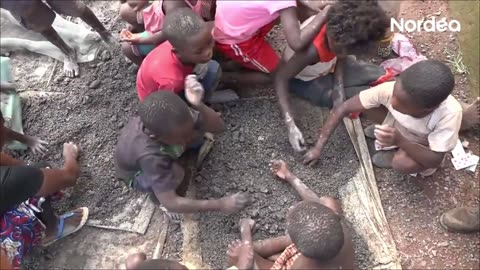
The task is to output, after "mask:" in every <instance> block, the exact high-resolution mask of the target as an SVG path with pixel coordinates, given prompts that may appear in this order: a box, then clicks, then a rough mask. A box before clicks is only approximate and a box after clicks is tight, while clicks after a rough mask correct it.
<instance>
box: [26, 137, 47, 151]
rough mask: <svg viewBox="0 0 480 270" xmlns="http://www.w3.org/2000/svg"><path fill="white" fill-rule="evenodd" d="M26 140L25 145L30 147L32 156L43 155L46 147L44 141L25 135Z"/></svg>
mask: <svg viewBox="0 0 480 270" xmlns="http://www.w3.org/2000/svg"><path fill="white" fill-rule="evenodd" d="M25 137H26V139H27V145H28V147H30V149H32V152H33V153H34V154H37V153H39V154H42V155H43V154H45V152H47V148H46V145H48V143H47V142H46V141H44V140H40V139H39V138H37V137H34V136H28V135H25Z"/></svg>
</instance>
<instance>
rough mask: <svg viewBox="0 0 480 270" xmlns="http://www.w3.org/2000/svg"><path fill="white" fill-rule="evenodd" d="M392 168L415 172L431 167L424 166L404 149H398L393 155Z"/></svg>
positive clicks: (407, 172) (403, 171)
mask: <svg viewBox="0 0 480 270" xmlns="http://www.w3.org/2000/svg"><path fill="white" fill-rule="evenodd" d="M392 169H394V170H395V171H397V172H400V173H402V174H413V173H421V172H423V171H425V170H427V169H429V168H425V167H423V166H422V165H420V164H419V163H417V162H416V161H415V160H413V159H412V158H411V157H410V156H409V155H408V154H407V152H405V151H403V150H402V149H398V151H397V152H396V153H395V155H393V159H392Z"/></svg>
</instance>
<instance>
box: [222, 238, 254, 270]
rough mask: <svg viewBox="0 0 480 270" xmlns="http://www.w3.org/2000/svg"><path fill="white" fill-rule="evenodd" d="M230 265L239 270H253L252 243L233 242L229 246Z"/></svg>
mask: <svg viewBox="0 0 480 270" xmlns="http://www.w3.org/2000/svg"><path fill="white" fill-rule="evenodd" d="M227 255H228V265H229V266H233V265H235V266H236V267H237V268H238V269H253V262H254V260H253V246H252V243H250V242H243V243H242V242H241V241H240V240H238V239H237V240H235V241H233V242H232V243H231V244H230V245H228V251H227Z"/></svg>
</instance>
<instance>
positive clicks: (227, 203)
mask: <svg viewBox="0 0 480 270" xmlns="http://www.w3.org/2000/svg"><path fill="white" fill-rule="evenodd" d="M221 200H223V204H222V212H224V213H227V214H233V213H237V212H238V211H240V210H242V209H243V208H245V207H247V205H249V204H250V197H249V196H248V195H247V194H246V193H242V192H238V193H235V194H233V195H231V196H228V197H224V198H222V199H221Z"/></svg>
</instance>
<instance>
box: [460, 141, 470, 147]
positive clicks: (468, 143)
mask: <svg viewBox="0 0 480 270" xmlns="http://www.w3.org/2000/svg"><path fill="white" fill-rule="evenodd" d="M469 145H470V142H468V141H467V140H464V141H463V142H462V146H463V148H468V146H469Z"/></svg>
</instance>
